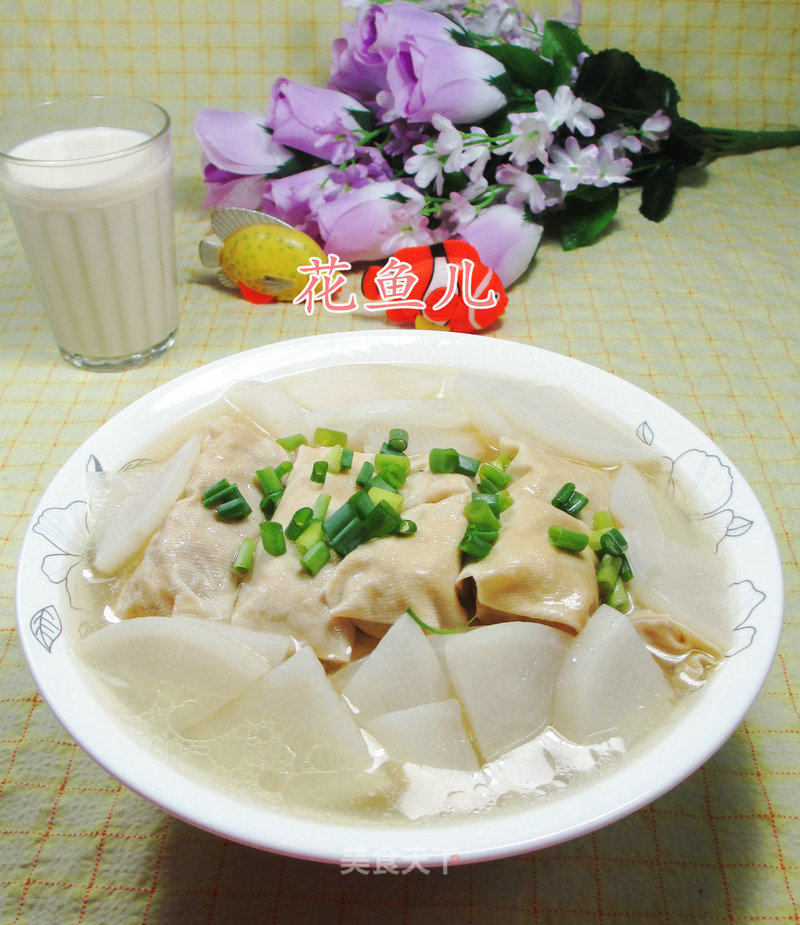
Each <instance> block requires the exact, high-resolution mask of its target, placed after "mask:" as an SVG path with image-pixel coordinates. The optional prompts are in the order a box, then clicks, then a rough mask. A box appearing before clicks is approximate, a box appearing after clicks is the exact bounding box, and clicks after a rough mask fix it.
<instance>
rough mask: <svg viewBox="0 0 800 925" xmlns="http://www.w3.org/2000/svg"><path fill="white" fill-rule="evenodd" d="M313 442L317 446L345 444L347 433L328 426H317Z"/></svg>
mask: <svg viewBox="0 0 800 925" xmlns="http://www.w3.org/2000/svg"><path fill="white" fill-rule="evenodd" d="M314 443H316V444H317V446H347V434H345V433H343V432H342V431H341V430H331V429H330V428H329V427H318V428H317V429H316V430H315V431H314Z"/></svg>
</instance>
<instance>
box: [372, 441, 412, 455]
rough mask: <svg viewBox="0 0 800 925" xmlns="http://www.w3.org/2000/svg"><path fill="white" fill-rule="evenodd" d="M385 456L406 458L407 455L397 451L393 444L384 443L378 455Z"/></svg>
mask: <svg viewBox="0 0 800 925" xmlns="http://www.w3.org/2000/svg"><path fill="white" fill-rule="evenodd" d="M381 453H382V454H383V455H384V456H405V455H406V454H405V453H404V452H403V451H402V450H396V449H395V448H394V447H393V446H391V444H389V443H386V441H384V442H383V443H382V444H381V448H380V449H379V450H378V454H381Z"/></svg>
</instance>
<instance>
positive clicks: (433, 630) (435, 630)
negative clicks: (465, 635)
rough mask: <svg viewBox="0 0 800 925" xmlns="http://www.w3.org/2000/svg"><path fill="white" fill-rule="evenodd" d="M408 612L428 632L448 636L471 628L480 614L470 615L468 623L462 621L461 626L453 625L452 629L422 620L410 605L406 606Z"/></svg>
mask: <svg viewBox="0 0 800 925" xmlns="http://www.w3.org/2000/svg"><path fill="white" fill-rule="evenodd" d="M406 613H407V614H408V615H409V617H411V619H412V620H414V622H415V623H416V624H417V625H418V626H421V627H422V629H424V630H425V631H426V632H428V633H436V635H437V636H447V635H448V633H461V632H463V631H464V630H465V629H468V628H469V625H470V623H472V621H473V620H477V619H478V616H477V614H476V615H475V616H474V617H470V619H469V620H467V622H466V623H462V624H461V626H453V627H451V628H450V629H446V630H440V629H438V628H437V627H435V626H430V625H429V624H427V623H426V622H425V621H424V620H421V619H420V618H419V617H418V616H417V615H416V614H415V613H414V611H413V610H412V609H411V608H410V607H407V608H406Z"/></svg>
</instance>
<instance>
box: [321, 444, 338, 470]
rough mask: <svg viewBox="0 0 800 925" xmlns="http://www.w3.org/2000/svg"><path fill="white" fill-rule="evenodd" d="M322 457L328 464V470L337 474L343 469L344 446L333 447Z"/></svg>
mask: <svg viewBox="0 0 800 925" xmlns="http://www.w3.org/2000/svg"><path fill="white" fill-rule="evenodd" d="M322 458H323V460H324V461H325V462H326V463H327V464H328V472H331V473H333V474H334V475H335V474H337V473H339V472H341V471H342V448H341V447H340V446H333V447H331V448H330V449H329V450H328V452H327V453H326V454H325V455H324V456H323V457H322Z"/></svg>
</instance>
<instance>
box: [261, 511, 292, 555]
mask: <svg viewBox="0 0 800 925" xmlns="http://www.w3.org/2000/svg"><path fill="white" fill-rule="evenodd" d="M258 530H259V533H260V534H261V545H262V546H263V547H264V552H268V553H269V554H270V555H271V556H282V555H283V554H284V553H285V552H286V539H285V538H284V535H283V527H281V525H280V524H279V523H278V522H277V521H275V520H269V521H264V523H260V524H259V525H258Z"/></svg>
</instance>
